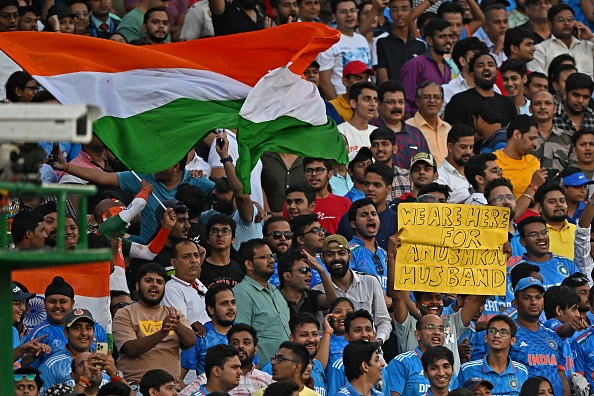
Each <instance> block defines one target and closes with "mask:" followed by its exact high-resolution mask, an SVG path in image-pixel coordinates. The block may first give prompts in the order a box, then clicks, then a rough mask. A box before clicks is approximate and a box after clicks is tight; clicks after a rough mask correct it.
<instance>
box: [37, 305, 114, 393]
mask: <svg viewBox="0 0 594 396" xmlns="http://www.w3.org/2000/svg"><path fill="white" fill-rule="evenodd" d="M94 324H95V321H94V320H93V316H92V315H91V313H90V312H89V311H88V310H86V309H80V308H76V309H74V310H72V311H70V312H68V314H66V317H65V318H64V335H65V336H66V341H67V343H66V345H65V346H64V347H63V348H61V349H58V350H56V351H54V353H52V354H51V355H50V357H49V358H47V359H46V360H45V362H44V363H43V364H42V365H41V366H40V367H39V371H41V379H42V380H43V389H42V392H41V393H42V394H43V392H44V391H45V389H47V388H49V387H50V386H52V385H54V384H61V383H66V384H68V385H70V386H73V387H74V386H75V385H76V383H75V381H74V379H73V378H72V377H71V376H70V373H71V371H72V369H71V363H72V361H73V359H74V358H75V357H76V356H79V355H81V354H82V353H84V352H91V354H90V355H89V356H88V357H87V358H86V359H85V362H86V363H85V364H88V365H90V366H93V367H98V366H100V367H102V368H103V370H104V372H103V373H101V375H102V377H103V378H102V382H103V383H107V382H109V381H110V378H115V377H116V376H117V369H116V365H115V362H114V360H113V358H112V357H111V356H110V355H107V354H101V353H95V349H94V348H93V346H92V345H93V339H94V333H95V330H94ZM100 382H101V381H100Z"/></svg>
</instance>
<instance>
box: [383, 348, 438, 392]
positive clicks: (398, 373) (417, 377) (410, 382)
mask: <svg viewBox="0 0 594 396" xmlns="http://www.w3.org/2000/svg"><path fill="white" fill-rule="evenodd" d="M421 356H423V352H421V351H420V350H419V348H415V349H414V350H412V351H408V352H404V353H401V354H400V355H398V356H396V357H395V358H394V359H392V361H391V362H390V363H389V364H388V366H387V367H386V368H385V369H384V371H385V372H386V375H385V376H384V377H385V378H386V383H385V386H384V395H386V396H390V392H398V393H400V395H405V396H417V395H418V396H423V395H424V394H425V393H426V392H427V390H429V380H428V379H427V378H425V376H424V375H423V365H422V364H421Z"/></svg>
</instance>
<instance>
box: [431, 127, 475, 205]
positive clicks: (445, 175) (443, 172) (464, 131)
mask: <svg viewBox="0 0 594 396" xmlns="http://www.w3.org/2000/svg"><path fill="white" fill-rule="evenodd" d="M447 148H448V155H447V157H446V158H445V161H443V164H441V166H440V167H439V169H438V170H437V172H438V173H439V178H438V179H437V182H438V183H440V184H445V185H446V186H449V187H450V188H451V189H452V193H451V194H450V198H449V199H448V202H450V203H462V202H464V201H466V199H468V197H469V196H470V183H469V182H468V179H466V177H465V176H464V165H466V163H467V162H468V160H469V159H470V157H472V155H473V149H474V129H472V128H471V127H469V126H468V125H464V124H455V125H454V126H452V129H450V132H449V133H448V140H447Z"/></svg>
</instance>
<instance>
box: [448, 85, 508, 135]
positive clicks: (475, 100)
mask: <svg viewBox="0 0 594 396" xmlns="http://www.w3.org/2000/svg"><path fill="white" fill-rule="evenodd" d="M481 102H484V103H487V104H488V106H494V107H495V108H496V109H498V110H499V114H500V115H501V126H504V127H505V126H507V125H508V124H509V122H510V121H511V120H513V119H514V118H515V117H516V116H517V115H518V111H517V109H516V105H515V104H514V102H513V101H512V100H511V99H510V98H508V97H505V96H502V95H500V94H498V93H495V96H492V97H484V96H482V95H481V94H479V93H478V92H477V91H476V89H474V88H471V89H469V90H467V91H464V92H460V93H457V94H456V95H454V96H453V97H452V99H451V100H450V102H449V103H448V104H447V106H446V108H445V114H444V121H445V122H447V123H449V124H450V125H454V124H458V123H462V124H466V125H468V126H470V127H472V126H473V125H474V124H473V120H472V114H474V112H475V111H476V110H478V108H479V106H481Z"/></svg>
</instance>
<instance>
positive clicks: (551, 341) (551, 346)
mask: <svg viewBox="0 0 594 396" xmlns="http://www.w3.org/2000/svg"><path fill="white" fill-rule="evenodd" d="M547 343H548V344H549V348H551V349H552V350H554V351H556V350H557V343H556V342H555V340H551V339H547Z"/></svg>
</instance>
